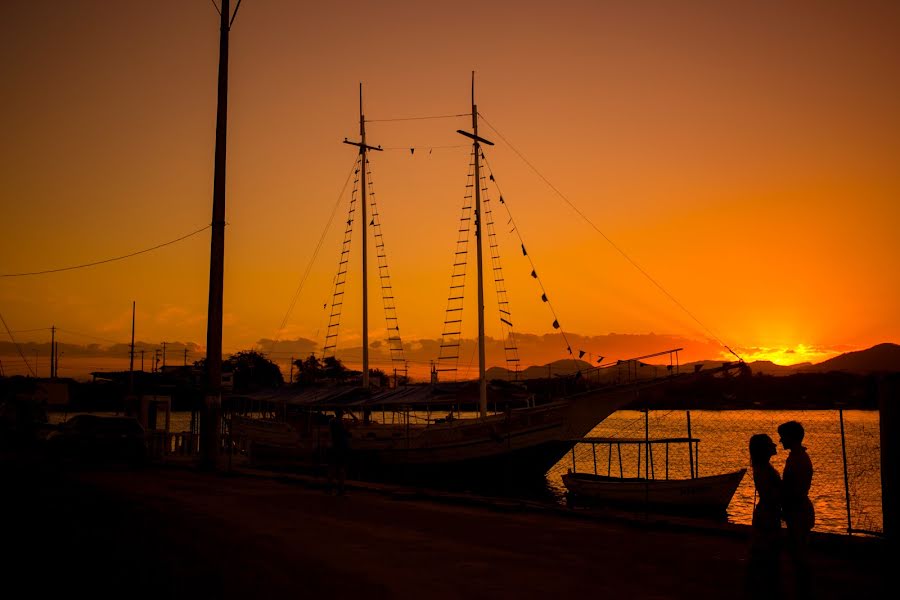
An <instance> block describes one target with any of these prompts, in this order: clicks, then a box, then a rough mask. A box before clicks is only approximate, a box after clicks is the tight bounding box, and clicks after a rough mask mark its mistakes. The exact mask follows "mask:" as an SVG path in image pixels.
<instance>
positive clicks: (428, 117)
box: [366, 113, 472, 123]
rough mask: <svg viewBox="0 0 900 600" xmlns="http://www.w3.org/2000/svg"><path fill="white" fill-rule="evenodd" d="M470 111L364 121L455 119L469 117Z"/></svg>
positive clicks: (367, 121) (367, 120)
mask: <svg viewBox="0 0 900 600" xmlns="http://www.w3.org/2000/svg"><path fill="white" fill-rule="evenodd" d="M471 116H472V113H460V114H458V115H432V116H425V117H396V118H393V119H366V123H387V122H390V121H425V120H428V119H455V118H457V117H471Z"/></svg>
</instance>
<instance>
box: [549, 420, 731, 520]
mask: <svg viewBox="0 0 900 600" xmlns="http://www.w3.org/2000/svg"><path fill="white" fill-rule="evenodd" d="M699 441H700V440H699V439H697V438H692V437H687V438H655V439H651V438H649V437H647V438H643V439H628V438H614V437H610V438H583V439H581V440H577V443H581V444H590V445H592V446H593V450H594V452H595V453H594V456H595V457H596V446H597V445H598V444H604V445H607V446H608V447H609V456H610V457H612V447H613V446H615V447H616V448H617V449H618V452H619V456H620V457H621V447H622V445H628V444H632V445H638V446H639V448H640V446H644V448H645V449H647V448H650V447H652V445H653V444H664V445H665V446H666V466H665V479H657V478H656V477H655V473H654V469H653V462H652V453H650V452H645V453H646V454H647V456H648V457H650V460H649V461H647V462H649V468H648V467H647V466H645V469H644V471H645V473H644V476H640V466H638V470H639V471H638V472H639V476H638V477H623V476H622V475H621V472H620V476H618V477H616V476H614V475H610V474H607V475H601V474H598V473H596V472H594V473H578V472H575V471H573V469H569V472H568V473H566V474H565V475H563V476H562V480H563V484H564V485H565V486H566V490H567V500H568V503H569V506H575V505H577V504H610V505H616V506H618V507H624V508H628V509H634V510H647V509H651V510H654V511H658V512H682V513H694V514H709V515H711V514H725V511H726V509H727V508H728V505H729V504H730V503H731V498H732V496H734V493H735V491H736V490H737V488H738V486H739V485H740V483H741V480H742V479H743V478H744V475H745V474H746V472H747V469H739V470H737V471H734V472H730V473H722V474H719V475H707V476H703V477H699V476H698V475H697V470H696V468H695V465H694V460H693V457H694V456H695V454H694V451H693V447H695V445H696V444H697V443H698V442H699ZM670 444H687V445H688V448H689V452H690V456H691V476H690V477H689V478H687V479H669V468H668V458H669V451H668V448H669V445H670ZM640 453H641V451H640V450H639V455H640ZM572 462H573V467H574V466H575V461H574V449H573V461H572ZM594 464H595V465H596V460H595V463H594ZM619 464H620V469H621V458H620V463H619ZM645 465H646V463H645ZM595 471H596V469H595ZM648 472H649V475H648Z"/></svg>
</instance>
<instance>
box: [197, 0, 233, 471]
mask: <svg viewBox="0 0 900 600" xmlns="http://www.w3.org/2000/svg"><path fill="white" fill-rule="evenodd" d="M220 12H221V17H222V19H221V23H220V26H219V82H218V95H217V98H218V102H217V108H216V149H215V170H214V175H213V211H212V235H211V236H210V238H211V239H210V247H209V307H208V312H207V325H206V373H207V392H206V398H205V402H204V412H205V414H204V415H203V417H204V418H203V419H201V433H200V434H201V437H202V441H201V447H202V450H201V465H202V466H203V467H204V468H207V469H212V468H215V463H216V456H217V455H218V450H219V439H218V433H219V426H220V414H219V413H220V410H219V409H220V407H221V404H222V303H223V288H224V279H225V157H226V142H227V133H228V32H229V29H230V27H231V23H230V9H229V0H221V8H220Z"/></svg>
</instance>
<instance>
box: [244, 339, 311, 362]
mask: <svg viewBox="0 0 900 600" xmlns="http://www.w3.org/2000/svg"><path fill="white" fill-rule="evenodd" d="M256 347H257V350H259V351H260V352H263V353H265V354H271V355H272V356H273V357H275V358H280V357H290V356H296V357H298V358H300V357H305V356H309V355H310V354H314V353H316V352H318V351H319V343H318V342H316V341H314V340H311V339H309V338H304V337H298V338H295V339H293V340H273V339H271V338H261V339H260V340H259V341H257V342H256Z"/></svg>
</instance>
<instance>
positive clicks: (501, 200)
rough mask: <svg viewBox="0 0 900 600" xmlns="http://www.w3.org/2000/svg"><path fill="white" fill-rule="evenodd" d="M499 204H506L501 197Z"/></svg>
mask: <svg viewBox="0 0 900 600" xmlns="http://www.w3.org/2000/svg"><path fill="white" fill-rule="evenodd" d="M500 204H506V202H505V201H504V200H503V196H500Z"/></svg>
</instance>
